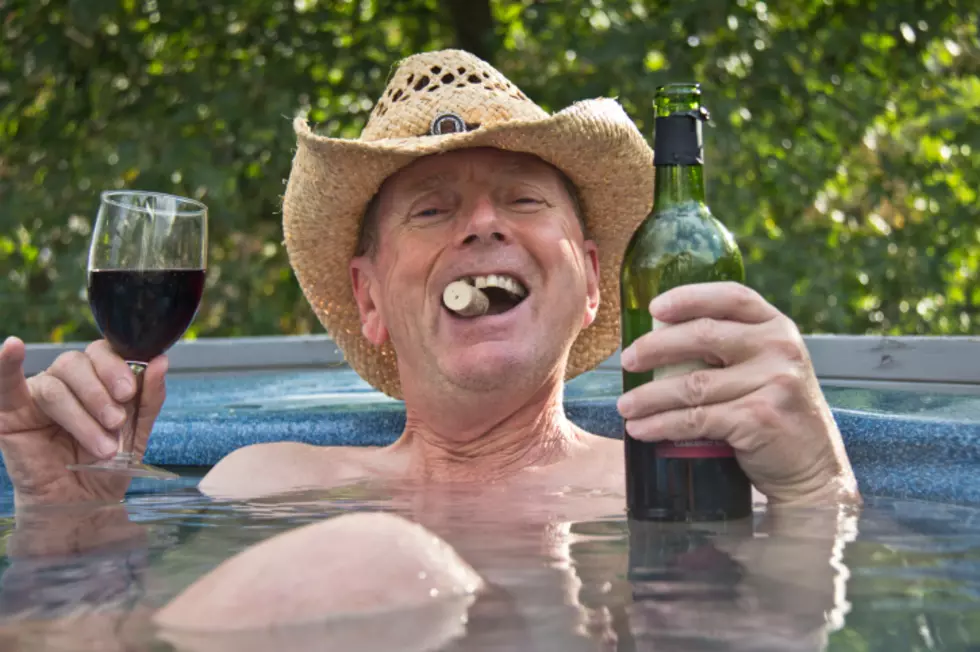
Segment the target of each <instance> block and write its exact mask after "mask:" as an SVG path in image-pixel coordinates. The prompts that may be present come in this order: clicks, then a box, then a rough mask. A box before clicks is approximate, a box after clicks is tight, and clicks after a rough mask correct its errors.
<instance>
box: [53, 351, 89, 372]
mask: <svg viewBox="0 0 980 652" xmlns="http://www.w3.org/2000/svg"><path fill="white" fill-rule="evenodd" d="M87 361H88V357H87V356H86V355H85V354H84V353H82V352H81V351H65V352H64V353H62V354H61V355H59V356H58V357H57V358H55V360H54V362H52V363H51V368H50V370H51V371H52V372H55V373H61V372H63V371H67V370H69V369H73V368H75V367H78V366H79V365H81V364H85V362H87Z"/></svg>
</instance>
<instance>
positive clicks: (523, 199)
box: [514, 197, 542, 206]
mask: <svg viewBox="0 0 980 652" xmlns="http://www.w3.org/2000/svg"><path fill="white" fill-rule="evenodd" d="M514 203H515V204H525V205H528V206H531V205H537V204H540V203H542V202H541V200H540V199H535V198H533V197H518V198H517V199H515V200H514Z"/></svg>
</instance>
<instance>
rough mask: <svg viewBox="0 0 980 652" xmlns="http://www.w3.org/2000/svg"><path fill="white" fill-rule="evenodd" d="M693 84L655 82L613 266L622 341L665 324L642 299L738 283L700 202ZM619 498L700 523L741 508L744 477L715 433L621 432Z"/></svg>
mask: <svg viewBox="0 0 980 652" xmlns="http://www.w3.org/2000/svg"><path fill="white" fill-rule="evenodd" d="M707 118H708V113H707V111H706V110H705V109H704V108H703V107H702V106H701V87H700V85H699V84H670V85H667V86H662V87H660V88H659V89H657V97H656V126H655V136H654V166H655V170H656V172H655V174H656V176H655V183H656V189H655V191H654V203H653V212H652V213H651V214H650V215H649V216H647V218H646V219H645V220H644V221H643V223H642V224H641V225H640V226H639V228H638V229H637V230H636V232H635V233H634V234H633V238H632V239H631V240H630V243H629V245H628V246H627V248H626V255H625V256H624V258H623V266H622V270H621V277H620V281H621V293H622V296H621V300H622V304H621V305H622V321H621V325H622V343H623V348H624V349H625V348H626V347H628V346H629V345H630V344H632V343H633V341H634V340H636V339H637V338H638V337H640V336H641V335H644V334H646V333H648V332H650V331H651V330H653V329H656V328H662V327H666V326H668V325H667V324H663V323H660V322H658V321H656V320H654V319H653V317H652V316H651V314H650V302H651V301H652V300H653V299H654V297H656V296H657V295H659V294H662V293H663V292H666V291H667V290H670V289H671V288H674V287H677V286H679V285H686V284H689V283H704V282H710V281H737V282H739V283H741V282H743V281H744V279H745V271H744V267H743V265H742V255H741V253H740V252H739V249H738V245H737V244H736V243H735V238H734V237H733V236H732V234H731V233H730V232H729V231H728V229H726V228H725V226H724V225H723V224H722V223H721V222H719V221H718V220H717V219H715V218H714V217H713V216H712V214H711V211H710V210H709V209H708V206H707V204H706V203H705V199H704V197H705V194H704V159H703V141H702V132H701V125H702V122H703V121H705V120H707ZM706 366H707V365H706V364H705V363H704V362H703V361H701V360H692V361H690V362H686V363H683V364H678V365H672V366H670V367H663V368H659V369H655V370H653V371H652V372H646V373H630V372H627V371H623V391H624V392H625V391H629V390H630V389H633V388H634V387H637V386H639V385H642V384H644V383H648V382H650V381H651V380H653V379H655V378H666V377H669V376H673V375H677V374H683V373H688V372H690V371H693V370H695V369H698V368H705V367H706ZM623 439H624V441H625V446H626V502H627V509H628V512H629V515H630V517H631V518H634V519H638V520H669V521H710V520H728V519H735V518H742V517H745V516H748V515H749V514H750V513H751V512H752V491H751V484H750V483H749V480H748V478H747V477H746V475H745V473H744V472H743V471H742V469H741V467H740V466H739V465H738V461H737V460H736V459H735V455H734V451H733V450H732V448H731V447H730V446H728V445H727V444H724V443H723V442H719V441H715V440H696V441H691V442H681V443H670V442H663V443H651V442H642V441H639V440H636V439H633V438H632V437H630V436H629V435H627V434H625V433H624V437H623Z"/></svg>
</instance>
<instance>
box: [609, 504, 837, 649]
mask: <svg viewBox="0 0 980 652" xmlns="http://www.w3.org/2000/svg"><path fill="white" fill-rule="evenodd" d="M855 521H856V517H855V516H854V515H853V514H847V513H839V514H838V513H836V512H835V511H833V510H825V511H819V510H811V511H809V512H795V513H770V514H767V515H765V516H763V517H762V518H759V519H757V520H756V522H753V520H751V519H745V520H743V521H740V522H733V523H727V524H704V525H680V526H678V525H676V524H661V523H642V522H638V521H631V522H630V523H629V541H630V551H629V578H630V583H631V585H632V591H633V604H632V605H631V606H630V608H629V614H630V628H631V633H632V635H633V638H634V640H635V641H636V645H637V648H638V649H663V646H664V645H668V649H687V650H692V649H708V648H710V647H712V646H718V645H723V646H724V649H729V650H774V651H775V650H799V651H801V652H803V651H807V652H809V651H815V650H822V649H824V647H825V645H826V642H827V635H828V633H829V632H830V631H832V630H834V629H837V628H839V627H840V626H841V625H842V624H843V616H844V614H845V613H846V610H847V602H846V598H845V595H846V593H845V587H846V579H847V571H846V568H845V567H843V566H842V565H841V563H840V552H841V551H842V549H843V546H844V545H845V544H846V542H847V541H849V540H852V539H853V537H854V535H855V534H856V532H855V528H854V523H855Z"/></svg>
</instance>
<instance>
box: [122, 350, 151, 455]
mask: <svg viewBox="0 0 980 652" xmlns="http://www.w3.org/2000/svg"><path fill="white" fill-rule="evenodd" d="M126 364H128V365H129V368H130V370H131V371H132V372H133V376H134V379H135V380H136V394H135V395H134V396H133V400H132V401H130V402H129V404H128V405H127V406H126V421H125V422H124V423H123V425H122V428H120V429H119V438H118V440H117V442H116V445H117V448H116V458H115V459H116V461H117V462H127V463H128V462H139V460H138V459H136V456H135V455H134V453H133V447H134V445H135V443H136V427H137V425H138V423H139V418H140V403H141V402H142V400H143V372H144V371H146V365H145V364H144V363H142V362H127V363H126Z"/></svg>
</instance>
